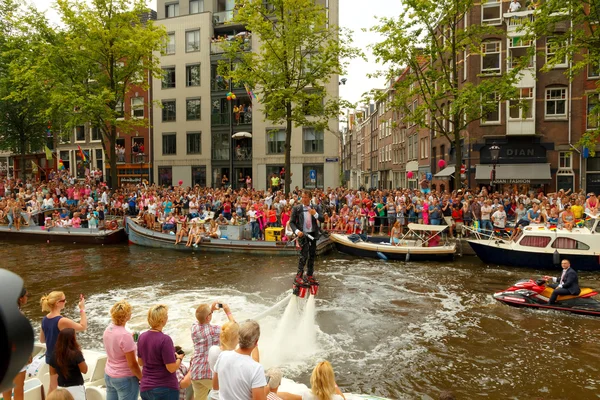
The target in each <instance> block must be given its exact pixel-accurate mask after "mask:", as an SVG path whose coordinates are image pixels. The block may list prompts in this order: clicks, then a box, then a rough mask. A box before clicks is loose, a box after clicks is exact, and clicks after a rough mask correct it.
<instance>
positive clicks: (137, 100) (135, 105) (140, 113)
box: [131, 97, 144, 118]
mask: <svg viewBox="0 0 600 400" xmlns="http://www.w3.org/2000/svg"><path fill="white" fill-rule="evenodd" d="M131 116H132V117H134V118H144V98H143V97H132V98H131Z"/></svg>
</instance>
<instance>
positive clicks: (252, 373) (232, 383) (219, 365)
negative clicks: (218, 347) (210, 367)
mask: <svg viewBox="0 0 600 400" xmlns="http://www.w3.org/2000/svg"><path fill="white" fill-rule="evenodd" d="M259 338H260V325H258V322H256V321H253V320H248V321H246V322H244V323H243V324H241V325H240V331H239V348H238V349H236V350H233V351H223V352H221V354H219V358H218V359H217V362H216V364H215V371H214V374H213V389H215V390H218V391H219V397H220V398H221V399H227V400H266V399H267V394H266V391H265V386H267V380H266V378H265V370H264V369H263V367H262V365H260V364H259V363H257V362H256V361H254V360H253V359H252V351H253V350H254V348H255V347H256V346H258V339H259Z"/></svg>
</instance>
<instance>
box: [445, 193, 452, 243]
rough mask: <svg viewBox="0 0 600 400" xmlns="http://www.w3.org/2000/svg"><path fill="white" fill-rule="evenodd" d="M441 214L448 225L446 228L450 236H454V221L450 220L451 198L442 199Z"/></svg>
mask: <svg viewBox="0 0 600 400" xmlns="http://www.w3.org/2000/svg"><path fill="white" fill-rule="evenodd" d="M442 215H443V216H444V221H445V222H446V225H448V230H449V231H450V237H451V238H453V237H454V221H452V200H448V199H444V201H443V205H442Z"/></svg>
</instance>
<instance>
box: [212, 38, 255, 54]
mask: <svg viewBox="0 0 600 400" xmlns="http://www.w3.org/2000/svg"><path fill="white" fill-rule="evenodd" d="M236 40H238V45H239V50H240V51H251V50H252V37H251V36H249V37H244V39H243V41H242V39H240V38H238V39H236ZM228 43H230V42H229V41H227V39H212V40H211V43H210V54H222V53H224V52H225V49H227V44H228Z"/></svg>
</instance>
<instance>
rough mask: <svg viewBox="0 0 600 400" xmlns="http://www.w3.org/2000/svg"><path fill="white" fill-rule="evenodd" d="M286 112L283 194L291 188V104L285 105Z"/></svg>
mask: <svg viewBox="0 0 600 400" xmlns="http://www.w3.org/2000/svg"><path fill="white" fill-rule="evenodd" d="M285 110H286V126H285V188H284V190H285V193H286V194H287V193H290V188H291V186H292V171H291V169H292V167H291V154H292V151H291V150H292V103H290V102H287V103H286V104H285Z"/></svg>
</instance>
